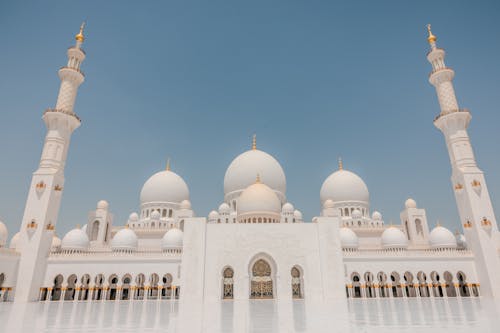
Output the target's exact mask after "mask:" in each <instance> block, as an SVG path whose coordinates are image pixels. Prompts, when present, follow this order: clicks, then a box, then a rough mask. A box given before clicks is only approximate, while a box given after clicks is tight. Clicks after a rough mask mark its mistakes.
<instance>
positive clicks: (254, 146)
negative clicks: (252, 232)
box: [252, 134, 257, 150]
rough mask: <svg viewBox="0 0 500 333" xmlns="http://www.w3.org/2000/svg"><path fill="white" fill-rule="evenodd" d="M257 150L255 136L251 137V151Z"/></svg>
mask: <svg viewBox="0 0 500 333" xmlns="http://www.w3.org/2000/svg"><path fill="white" fill-rule="evenodd" d="M256 149H257V135H255V134H254V135H253V138H252V150H256Z"/></svg>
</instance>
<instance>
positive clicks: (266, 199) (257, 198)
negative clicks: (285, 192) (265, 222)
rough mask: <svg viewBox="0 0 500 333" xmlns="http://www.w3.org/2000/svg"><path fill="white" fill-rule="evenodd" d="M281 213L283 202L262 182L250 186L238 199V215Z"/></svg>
mask: <svg viewBox="0 0 500 333" xmlns="http://www.w3.org/2000/svg"><path fill="white" fill-rule="evenodd" d="M245 213H276V214H280V213H281V200H280V199H279V198H278V196H277V195H276V193H275V192H274V191H273V190H272V189H271V188H270V187H269V186H267V185H266V184H263V183H261V182H260V181H257V182H255V183H254V184H253V185H250V186H248V187H247V188H246V189H245V190H244V191H243V192H242V193H241V195H240V196H239V198H238V214H245Z"/></svg>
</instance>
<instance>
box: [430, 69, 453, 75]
mask: <svg viewBox="0 0 500 333" xmlns="http://www.w3.org/2000/svg"><path fill="white" fill-rule="evenodd" d="M452 70H453V69H451V68H450V67H441V68H438V69H434V70H433V71H432V72H430V73H429V77H431V76H432V75H434V74H436V73H438V72H441V71H452Z"/></svg>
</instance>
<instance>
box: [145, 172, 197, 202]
mask: <svg viewBox="0 0 500 333" xmlns="http://www.w3.org/2000/svg"><path fill="white" fill-rule="evenodd" d="M183 200H189V189H188V186H187V184H186V182H185V181H184V179H182V178H181V177H180V176H179V175H178V174H176V173H175V172H172V171H170V170H164V171H160V172H157V173H155V174H154V175H152V176H151V177H150V178H149V179H148V180H147V181H146V182H145V183H144V186H143V187H142V190H141V204H144V203H149V202H169V203H180V202H182V201H183Z"/></svg>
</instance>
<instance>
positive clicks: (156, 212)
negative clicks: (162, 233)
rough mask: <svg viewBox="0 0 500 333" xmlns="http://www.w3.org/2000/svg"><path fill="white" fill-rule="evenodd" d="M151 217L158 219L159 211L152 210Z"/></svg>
mask: <svg viewBox="0 0 500 333" xmlns="http://www.w3.org/2000/svg"><path fill="white" fill-rule="evenodd" d="M151 219H152V220H159V219H160V212H159V211H157V210H153V211H152V212H151Z"/></svg>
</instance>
